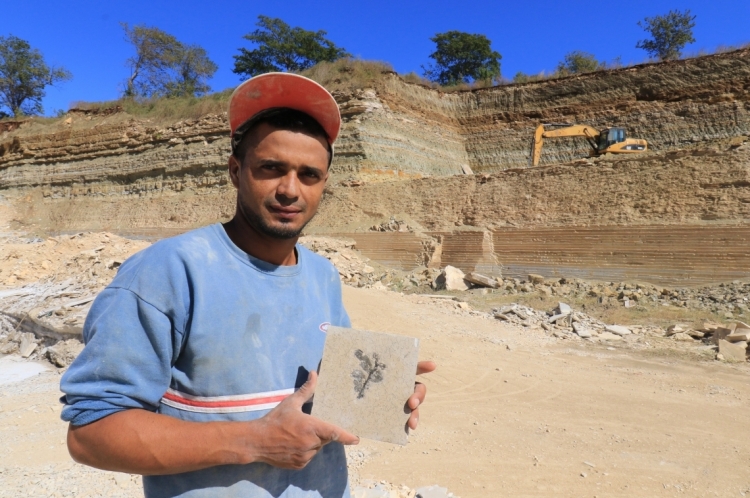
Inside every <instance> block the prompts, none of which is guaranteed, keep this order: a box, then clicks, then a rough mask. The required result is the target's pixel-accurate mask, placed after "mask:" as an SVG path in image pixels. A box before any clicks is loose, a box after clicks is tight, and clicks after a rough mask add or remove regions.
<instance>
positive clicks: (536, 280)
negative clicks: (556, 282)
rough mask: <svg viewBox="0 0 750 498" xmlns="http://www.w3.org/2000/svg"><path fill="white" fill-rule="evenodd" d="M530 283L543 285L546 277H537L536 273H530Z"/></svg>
mask: <svg viewBox="0 0 750 498" xmlns="http://www.w3.org/2000/svg"><path fill="white" fill-rule="evenodd" d="M529 282H531V283H532V284H543V283H544V277H543V276H541V275H536V274H534V273H529Z"/></svg>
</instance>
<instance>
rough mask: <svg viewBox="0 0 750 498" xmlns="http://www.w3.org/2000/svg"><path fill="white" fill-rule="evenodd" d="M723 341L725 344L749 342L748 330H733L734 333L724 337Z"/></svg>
mask: <svg viewBox="0 0 750 498" xmlns="http://www.w3.org/2000/svg"><path fill="white" fill-rule="evenodd" d="M724 340H725V341H727V342H742V341H744V342H750V330H744V329H742V330H741V331H738V330H735V331H734V333H732V334H729V335H728V336H726V337H725V338H724Z"/></svg>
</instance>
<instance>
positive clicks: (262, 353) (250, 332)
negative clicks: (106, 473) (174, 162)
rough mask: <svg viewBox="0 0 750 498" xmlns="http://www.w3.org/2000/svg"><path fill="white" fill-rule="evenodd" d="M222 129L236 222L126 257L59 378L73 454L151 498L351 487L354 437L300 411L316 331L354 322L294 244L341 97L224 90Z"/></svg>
mask: <svg viewBox="0 0 750 498" xmlns="http://www.w3.org/2000/svg"><path fill="white" fill-rule="evenodd" d="M229 123H230V128H231V130H232V156H231V157H230V159H229V174H230V177H231V180H232V183H233V184H234V186H235V188H236V189H237V209H236V213H235V216H234V218H233V219H232V220H231V221H230V222H228V223H226V224H224V225H221V224H215V225H212V226H208V227H204V228H201V229H198V230H194V231H192V232H188V233H186V234H183V235H181V236H179V237H174V238H171V239H165V240H162V241H160V242H157V243H156V244H154V245H152V246H151V247H149V248H147V249H146V250H144V251H141V252H140V253H138V254H136V255H134V256H133V257H131V258H130V259H128V261H126V262H125V263H124V264H123V265H122V267H121V268H120V270H119V272H118V274H117V276H116V277H115V279H114V280H113V282H112V283H111V284H110V285H109V286H108V287H107V288H106V289H105V290H104V291H103V292H102V293H101V294H100V295H99V297H97V299H96V301H95V302H94V305H93V306H92V308H91V311H90V312H89V315H88V317H87V319H86V324H85V327H84V339H85V341H86V347H85V349H84V351H83V352H82V353H81V355H80V356H79V357H78V358H77V359H76V361H75V362H74V363H73V364H72V365H71V367H70V368H69V370H68V371H67V372H66V373H65V375H64V376H63V379H62V382H61V389H62V391H63V392H64V393H65V396H64V402H65V404H66V406H65V408H64V409H63V413H62V417H63V419H64V420H66V421H69V422H70V428H69V431H68V448H69V450H70V453H71V455H72V456H73V458H74V459H75V460H76V461H78V462H81V463H84V464H87V465H91V466H94V467H98V468H101V469H106V470H114V471H120V472H131V473H138V474H144V476H145V477H144V479H143V482H144V490H145V494H146V496H148V497H174V496H182V497H204V496H253V497H255V496H263V497H271V496H272V497H274V498H276V497H280V496H281V497H288V498H292V497H298V496H305V497H307V496H316V497H317V496H322V497H326V498H327V497H335V498H339V497H342V496H349V490H348V481H347V468H346V458H345V454H344V448H343V446H342V445H344V444H357V443H358V441H359V439H358V438H357V436H356V435H353V434H350V433H348V432H347V431H345V430H343V429H341V428H339V427H336V426H333V425H331V424H327V423H324V422H322V421H320V420H318V419H316V418H314V417H312V416H310V415H308V414H307V413H309V410H305V409H303V405H305V404H306V403H307V402H309V401H310V400H311V398H312V395H313V392H314V390H315V384H316V379H317V377H316V373H315V370H316V369H317V366H318V364H319V362H320V359H321V356H322V351H323V344H324V342H325V330H326V328H327V327H328V326H329V325H331V324H333V325H337V326H343V327H347V326H350V323H349V317H348V316H347V314H346V311H345V310H344V307H343V304H342V302H341V284H340V281H339V277H338V273H337V271H336V270H335V268H333V266H331V264H330V263H329V262H328V261H326V260H325V259H324V258H321V257H319V256H317V255H316V254H314V253H312V252H310V251H308V250H306V249H305V248H304V247H302V246H300V245H297V238H298V237H299V234H300V233H301V231H302V229H303V228H304V227H305V225H306V224H307V223H308V222H309V221H310V220H311V219H312V217H313V216H314V215H315V212H316V210H317V208H318V205H319V203H320V199H321V196H322V194H323V189H324V187H325V183H326V180H327V178H328V174H329V171H328V169H329V167H330V163H331V159H332V156H333V149H332V146H333V143H334V140H335V139H336V136H337V135H338V132H339V127H340V114H339V110H338V106H337V105H336V102H335V100H333V98H332V97H331V95H330V94H329V93H328V92H327V91H326V90H325V89H324V88H323V87H321V86H320V85H318V84H317V83H315V82H313V81H311V80H308V79H306V78H303V77H301V76H297V75H292V74H282V73H269V74H265V75H261V76H257V77H255V78H252V79H250V80H248V81H246V82H245V83H243V84H242V85H240V86H239V87H238V88H237V89H236V90H235V92H234V93H233V94H232V97H231V100H230V105H229ZM434 368H435V366H434V364H433V363H431V362H422V363H420V366H419V371H418V373H424V372H429V371H431V370H433V369H434ZM424 396H425V390H424V386H421V385H419V384H418V385H417V386H416V388H415V393H414V395H413V396H412V397H411V398H410V399H409V400H408V401H407V403H408V405H409V407H410V408H411V409H412V410H413V412H412V415H411V418H410V420H409V426H410V427H411V428H416V425H417V419H418V411H417V406H418V405H419V404H420V403H421V402H422V401H423V400H424Z"/></svg>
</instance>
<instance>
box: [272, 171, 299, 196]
mask: <svg viewBox="0 0 750 498" xmlns="http://www.w3.org/2000/svg"><path fill="white" fill-rule="evenodd" d="M276 193H277V194H278V195H280V196H283V197H286V198H287V199H296V198H297V197H299V178H297V173H296V172H295V171H289V172H287V174H286V175H284V176H282V177H281V181H280V182H279V186H278V187H277V188H276Z"/></svg>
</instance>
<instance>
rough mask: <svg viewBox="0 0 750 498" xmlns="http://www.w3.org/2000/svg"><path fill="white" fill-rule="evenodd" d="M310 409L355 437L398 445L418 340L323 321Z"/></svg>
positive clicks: (402, 434)
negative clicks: (323, 336)
mask: <svg viewBox="0 0 750 498" xmlns="http://www.w3.org/2000/svg"><path fill="white" fill-rule="evenodd" d="M326 334H327V336H326V343H325V347H324V350H323V361H322V362H321V366H320V378H319V380H318V387H317V389H316V390H315V399H314V402H313V408H312V415H313V416H315V417H318V418H320V419H322V420H325V421H326V422H329V423H332V424H334V425H337V426H339V427H342V428H344V429H346V430H347V431H349V432H351V433H352V434H356V435H358V436H360V437H364V438H368V439H375V440H377V441H384V442H388V443H395V444H401V445H404V444H406V442H407V439H408V433H407V429H406V422H407V421H408V419H409V415H410V410H409V409H408V408H407V407H406V400H407V399H409V396H411V395H412V394H413V392H414V377H415V375H416V371H417V354H418V350H419V340H418V339H415V338H413V337H406V336H400V335H393V334H384V333H379V332H369V331H364V330H355V329H346V328H341V327H329V328H328V331H327V333H326Z"/></svg>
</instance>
